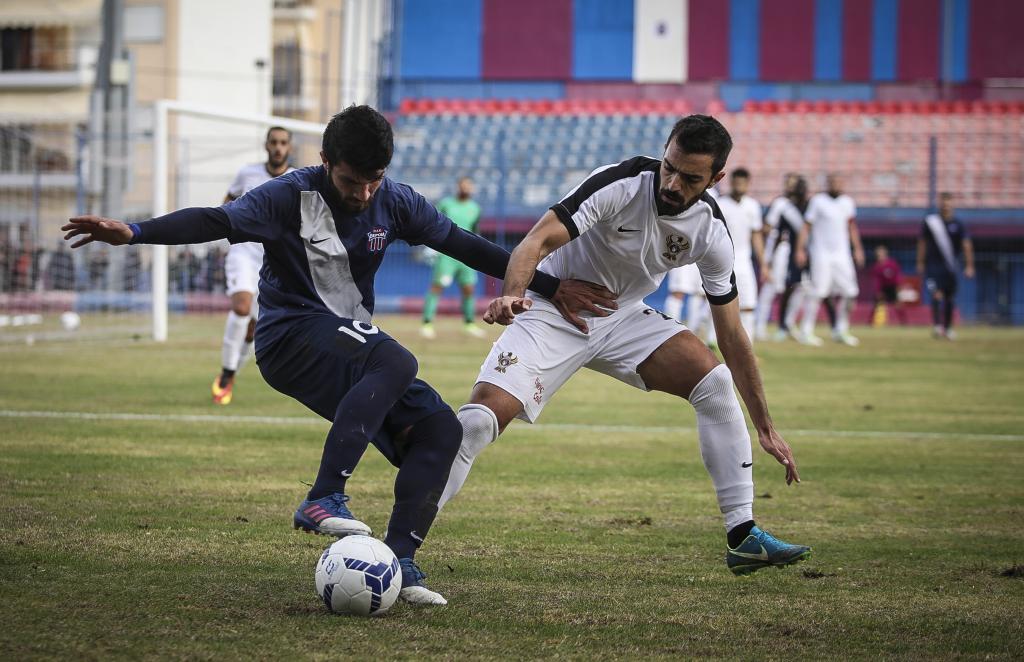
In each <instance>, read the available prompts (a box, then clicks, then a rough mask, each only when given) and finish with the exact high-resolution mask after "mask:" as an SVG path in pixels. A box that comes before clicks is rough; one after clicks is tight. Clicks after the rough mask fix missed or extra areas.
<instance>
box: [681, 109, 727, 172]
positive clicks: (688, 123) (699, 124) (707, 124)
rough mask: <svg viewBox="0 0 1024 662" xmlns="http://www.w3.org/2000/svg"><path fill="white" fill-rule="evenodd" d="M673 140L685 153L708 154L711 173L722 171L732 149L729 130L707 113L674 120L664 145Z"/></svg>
mask: <svg viewBox="0 0 1024 662" xmlns="http://www.w3.org/2000/svg"><path fill="white" fill-rule="evenodd" d="M673 140H675V141H676V145H678V146H679V149H681V150H683V151H684V152H686V153H687V154H710V155H711V157H712V161H711V174H712V175H716V174H718V173H719V172H721V171H722V168H724V167H725V162H726V160H727V159H728V158H729V152H731V151H732V137H730V136H729V132H728V131H726V130H725V127H724V126H722V123H721V122H719V121H718V120H716V119H715V118H714V117H710V116H708V115H688V116H686V117H684V118H682V119H681V120H679V121H678V122H676V124H675V126H673V127H672V133H670V134H669V136H668V140H666V141H665V147H668V146H669V143H671V142H672V141H673Z"/></svg>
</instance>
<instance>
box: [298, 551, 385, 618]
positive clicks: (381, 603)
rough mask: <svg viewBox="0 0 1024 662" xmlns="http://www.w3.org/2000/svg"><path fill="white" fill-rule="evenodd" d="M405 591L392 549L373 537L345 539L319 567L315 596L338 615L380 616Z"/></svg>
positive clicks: (324, 557) (323, 556) (321, 557)
mask: <svg viewBox="0 0 1024 662" xmlns="http://www.w3.org/2000/svg"><path fill="white" fill-rule="evenodd" d="M401 590H402V569H401V567H400V566H399V564H398V558H397V557H396V556H395V553H394V552H392V551H391V548H390V547H388V546H387V545H385V544H384V543H382V542H381V541H379V540H377V539H376V538H371V537H370V536H346V537H344V538H342V539H341V540H339V541H337V542H335V543H334V544H333V545H331V546H330V547H328V548H327V549H325V550H324V553H323V554H321V555H320V560H319V561H318V562H317V564H316V593H317V595H319V596H320V599H321V600H323V601H324V604H325V605H327V608H328V609H330V610H331V611H332V612H335V613H338V614H356V615H358V616H379V615H381V614H383V613H384V612H386V611H387V610H388V609H390V608H391V605H393V604H395V600H397V599H398V593H399V592H400V591H401Z"/></svg>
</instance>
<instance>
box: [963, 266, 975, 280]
mask: <svg viewBox="0 0 1024 662" xmlns="http://www.w3.org/2000/svg"><path fill="white" fill-rule="evenodd" d="M964 277H965V278H974V267H965V268H964Z"/></svg>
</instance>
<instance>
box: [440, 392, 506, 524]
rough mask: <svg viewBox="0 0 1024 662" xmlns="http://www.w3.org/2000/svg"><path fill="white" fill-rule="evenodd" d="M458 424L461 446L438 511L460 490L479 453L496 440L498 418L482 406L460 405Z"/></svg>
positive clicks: (449, 474)
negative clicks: (460, 433)
mask: <svg viewBox="0 0 1024 662" xmlns="http://www.w3.org/2000/svg"><path fill="white" fill-rule="evenodd" d="M459 423H462V446H461V447H460V448H459V454H458V455H456V456H455V461H454V462H452V469H451V471H450V472H449V473H448V484H447V485H445V486H444V493H443V494H441V498H440V500H439V501H438V502H437V509H438V510H441V509H442V508H444V504H446V503H448V501H449V500H451V498H452V497H453V496H455V495H456V494H458V493H459V490H461V489H462V485H463V483H465V482H466V477H468V476H469V470H470V469H471V468H472V467H473V460H475V459H476V456H477V455H479V454H480V451H482V450H483V449H485V448H487V445H488V444H489V443H491V442H492V441H494V440H495V439H497V438H498V418H497V417H496V416H495V415H494V412H493V411H491V410H490V409H488V408H487V407H485V406H483V405H472V404H470V405H462V407H460V408H459Z"/></svg>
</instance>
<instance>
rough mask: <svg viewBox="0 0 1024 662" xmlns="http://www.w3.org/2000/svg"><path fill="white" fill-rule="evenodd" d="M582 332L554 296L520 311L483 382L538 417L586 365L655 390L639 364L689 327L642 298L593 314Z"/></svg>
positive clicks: (487, 363) (528, 417)
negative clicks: (587, 329)
mask: <svg viewBox="0 0 1024 662" xmlns="http://www.w3.org/2000/svg"><path fill="white" fill-rule="evenodd" d="M587 324H588V326H589V327H590V333H589V334H585V333H581V332H580V331H579V330H577V329H576V327H574V326H573V325H571V324H570V323H569V322H567V321H566V320H565V319H564V318H563V317H562V315H561V314H560V313H559V312H558V311H557V310H556V309H555V307H554V306H552V305H551V304H550V303H549V302H548V301H546V300H543V299H535V300H534V303H533V308H532V309H530V310H529V311H527V312H526V313H523V314H522V315H519V316H517V317H516V319H515V322H513V323H512V325H511V326H509V327H508V328H507V329H505V331H504V332H503V333H502V334H501V336H500V337H499V338H498V340H497V342H495V343H494V345H493V346H492V347H491V353H490V354H488V355H487V358H486V359H485V360H484V363H483V365H482V366H481V367H480V375H479V376H478V377H477V382H487V383H488V384H494V385H495V386H498V387H499V388H501V389H503V390H505V391H507V392H508V393H510V394H511V395H513V396H514V397H515V398H516V399H518V400H519V401H520V402H521V403H522V404H523V411H522V413H520V414H519V416H518V418H520V419H522V420H524V421H527V422H529V423H533V422H535V421H536V420H537V417H538V416H540V412H541V410H543V409H544V405H546V404H547V403H548V401H549V400H550V399H551V398H552V396H554V395H555V393H556V392H557V391H558V389H560V388H561V387H562V385H563V384H565V382H567V381H568V380H569V378H570V377H572V376H573V374H575V373H576V371H577V370H579V369H580V368H590V369H591V370H596V371H597V372H602V373H604V374H606V375H608V376H610V377H614V378H615V379H618V380H619V381H621V382H625V383H627V384H629V385H630V386H635V387H636V388H639V389H643V390H645V391H646V390H649V389H648V388H647V386H646V385H645V384H644V381H643V380H642V379H641V378H640V375H638V374H637V372H636V369H637V366H639V365H640V364H641V363H643V362H644V360H645V359H646V358H647V357H648V356H650V355H651V354H652V353H653V352H654V350H656V349H657V348H658V347H660V346H661V345H662V344H663V343H664V342H665V341H666V340H668V339H669V338H671V337H672V336H674V335H676V334H677V333H681V332H682V331H686V330H687V329H686V327H685V326H683V325H682V324H680V323H679V322H676V321H674V320H672V319H670V318H668V317H667V316H665V315H663V314H662V313H660V312H658V311H657V310H654V309H653V308H650V307H648V306H647V305H646V304H645V303H643V302H639V303H636V304H632V305H630V306H628V307H626V308H623V309H620V310H619V311H617V312H616V313H613V314H612V315H610V316H609V317H603V318H590V319H587Z"/></svg>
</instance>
